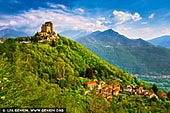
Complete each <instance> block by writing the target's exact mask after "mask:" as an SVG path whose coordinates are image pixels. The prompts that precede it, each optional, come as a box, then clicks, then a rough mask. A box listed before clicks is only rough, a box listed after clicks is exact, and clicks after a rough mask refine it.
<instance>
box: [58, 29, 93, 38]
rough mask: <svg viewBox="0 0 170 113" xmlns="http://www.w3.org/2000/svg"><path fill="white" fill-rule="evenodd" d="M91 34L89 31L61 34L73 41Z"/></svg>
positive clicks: (67, 31) (63, 32)
mask: <svg viewBox="0 0 170 113" xmlns="http://www.w3.org/2000/svg"><path fill="white" fill-rule="evenodd" d="M90 33H91V32H87V31H84V30H66V31H62V32H60V33H59V34H60V35H62V36H66V37H69V38H71V39H73V40H76V39H77V38H79V37H83V36H86V35H88V34H90Z"/></svg>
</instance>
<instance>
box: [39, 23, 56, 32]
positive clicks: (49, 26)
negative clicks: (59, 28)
mask: <svg viewBox="0 0 170 113" xmlns="http://www.w3.org/2000/svg"><path fill="white" fill-rule="evenodd" d="M41 32H46V33H53V32H54V26H53V23H52V22H51V21H50V22H45V24H42V27H41Z"/></svg>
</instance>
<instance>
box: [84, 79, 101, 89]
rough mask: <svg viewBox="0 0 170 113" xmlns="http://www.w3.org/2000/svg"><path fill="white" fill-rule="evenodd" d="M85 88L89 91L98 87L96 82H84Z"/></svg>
mask: <svg viewBox="0 0 170 113" xmlns="http://www.w3.org/2000/svg"><path fill="white" fill-rule="evenodd" d="M84 84H85V87H86V88H90V90H93V88H94V87H96V86H98V84H97V82H95V81H91V82H85V83H84Z"/></svg>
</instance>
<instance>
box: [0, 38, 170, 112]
mask: <svg viewBox="0 0 170 113" xmlns="http://www.w3.org/2000/svg"><path fill="white" fill-rule="evenodd" d="M28 39H31V38H28ZM32 39H34V40H33V41H32V42H31V43H20V41H19V39H8V40H6V42H5V43H2V44H0V108H66V111H67V113H112V112H114V113H136V112H139V113H152V112H154V113H168V112H170V101H169V98H168V97H167V98H160V97H159V99H155V98H151V99H150V98H145V97H143V96H140V95H131V94H129V93H124V95H118V96H113V98H112V99H110V100H107V99H106V98H104V97H103V96H101V95H99V94H96V93H95V92H93V91H92V92H91V93H90V94H88V95H85V92H86V91H87V90H88V89H87V88H85V87H84V83H85V82H87V81H93V80H97V81H105V82H106V83H108V84H116V83H120V85H121V93H123V92H124V91H123V87H124V86H125V85H129V84H132V85H133V86H135V87H137V86H142V87H144V88H145V89H147V90H149V91H154V89H156V88H155V87H156V86H155V87H154V88H153V87H151V86H149V85H148V84H146V83H144V82H142V81H140V80H138V79H137V78H135V77H133V76H131V75H130V74H128V73H127V72H125V71H123V70H120V69H119V68H117V67H115V66H113V65H111V64H109V63H107V62H106V61H104V60H102V59H100V58H99V57H97V56H96V55H94V54H93V53H92V52H90V51H89V50H88V49H86V48H85V47H83V46H82V45H80V44H79V43H77V42H74V41H72V40H70V39H67V38H65V37H62V36H60V38H59V40H57V41H52V42H46V41H44V42H41V43H38V41H37V39H36V38H33V37H32ZM88 69H90V70H92V72H90V73H92V74H91V75H89V74H88V72H87V70H88ZM161 92H162V91H161V90H160V89H156V93H157V95H158V96H159V93H161ZM169 95H170V94H169V93H168V95H167V96H169Z"/></svg>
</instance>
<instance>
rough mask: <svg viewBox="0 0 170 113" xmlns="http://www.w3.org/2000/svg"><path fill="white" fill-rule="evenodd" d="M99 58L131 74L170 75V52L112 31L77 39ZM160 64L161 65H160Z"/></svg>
mask: <svg viewBox="0 0 170 113" xmlns="http://www.w3.org/2000/svg"><path fill="white" fill-rule="evenodd" d="M77 41H78V42H80V43H81V44H83V45H84V46H86V47H87V48H89V49H90V50H91V51H92V52H94V53H95V54H96V55H98V56H99V57H101V58H103V59H104V60H106V61H108V62H110V63H111V64H114V65H116V66H118V67H119V68H122V69H124V70H126V71H128V72H130V73H133V74H151V75H153V74H155V75H162V74H165V75H166V74H170V60H169V56H170V50H168V49H165V48H161V47H156V46H154V45H152V44H150V43H149V42H147V41H144V40H142V39H128V38H127V37H125V36H123V35H120V34H119V33H117V32H115V31H113V30H112V29H109V30H106V31H103V32H99V31H97V32H95V33H92V34H90V35H87V36H84V37H82V38H79V39H77ZM160 62H161V63H160Z"/></svg>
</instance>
